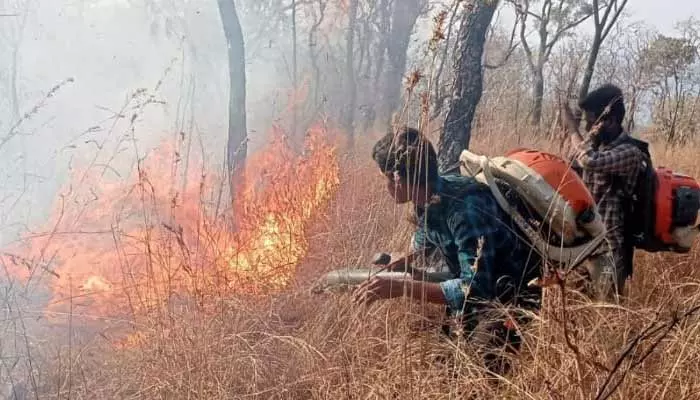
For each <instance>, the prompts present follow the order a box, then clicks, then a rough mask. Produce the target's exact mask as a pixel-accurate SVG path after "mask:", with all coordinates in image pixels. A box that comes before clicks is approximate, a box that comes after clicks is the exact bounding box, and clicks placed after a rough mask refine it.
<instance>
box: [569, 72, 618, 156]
mask: <svg viewBox="0 0 700 400" xmlns="http://www.w3.org/2000/svg"><path fill="white" fill-rule="evenodd" d="M579 108H580V109H581V111H583V114H584V115H583V117H584V118H585V121H586V131H591V130H593V129H597V130H598V132H597V134H598V137H599V139H600V140H601V141H602V142H604V143H606V142H610V141H612V140H614V139H615V138H617V137H618V136H619V135H620V133H621V132H622V121H623V120H624V119H625V103H624V98H623V95H622V90H620V88H619V87H617V86H615V85H612V84H606V85H603V86H601V87H599V88H597V89H596V90H594V91H592V92H590V93H589V94H588V95H587V96H586V97H584V98H583V99H581V100H580V101H579Z"/></svg>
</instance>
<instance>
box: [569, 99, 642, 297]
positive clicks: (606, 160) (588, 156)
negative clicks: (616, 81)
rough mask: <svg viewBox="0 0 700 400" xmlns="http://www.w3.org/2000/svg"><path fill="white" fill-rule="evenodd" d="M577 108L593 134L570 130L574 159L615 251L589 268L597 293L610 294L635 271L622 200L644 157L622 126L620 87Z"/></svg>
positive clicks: (629, 189)
mask: <svg viewBox="0 0 700 400" xmlns="http://www.w3.org/2000/svg"><path fill="white" fill-rule="evenodd" d="M579 108H580V110H581V111H582V112H583V116H584V117H585V121H586V131H588V132H589V136H588V137H587V138H585V139H584V138H580V137H578V136H577V135H572V140H573V149H574V151H573V153H572V162H573V164H574V168H576V169H577V170H579V171H580V173H581V174H582V178H583V181H584V183H585V184H586V186H587V187H588V188H589V190H590V191H591V194H592V195H593V197H594V199H595V200H596V202H597V204H598V212H599V213H600V215H601V216H602V218H603V222H604V223H605V226H606V229H607V235H606V236H607V237H606V239H607V242H608V245H609V247H610V250H611V255H612V260H610V259H609V256H603V257H599V258H595V259H592V260H591V263H589V273H590V276H591V280H592V282H593V284H594V289H595V290H596V292H597V293H596V295H597V296H600V297H610V296H611V295H612V294H613V293H612V286H613V285H614V286H615V287H616V289H617V294H618V295H620V294H622V293H623V290H624V284H625V280H626V279H627V278H628V277H630V276H631V275H632V263H633V257H634V246H633V245H632V243H631V242H630V241H629V240H627V239H626V238H625V234H624V232H625V226H624V224H625V218H626V212H627V211H628V209H627V207H626V206H625V201H624V199H625V196H626V194H629V193H632V191H633V190H634V185H635V183H636V182H637V178H638V176H639V174H640V173H641V171H642V169H643V166H644V157H645V156H644V154H643V153H642V152H641V150H639V149H638V148H637V147H636V146H635V145H634V144H632V143H631V142H630V141H629V140H628V139H629V136H628V134H627V133H626V132H625V131H624V130H623V128H622V121H623V120H624V117H625V106H624V100H623V96H622V91H621V90H620V89H619V88H618V87H616V86H614V85H603V86H601V87H600V88H598V89H596V90H594V91H593V92H591V93H590V94H588V96H586V97H585V98H584V99H582V100H581V101H580V102H579ZM613 267H614V273H613Z"/></svg>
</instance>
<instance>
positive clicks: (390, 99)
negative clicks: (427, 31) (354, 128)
mask: <svg viewBox="0 0 700 400" xmlns="http://www.w3.org/2000/svg"><path fill="white" fill-rule="evenodd" d="M420 9H421V0H401V1H394V10H393V13H392V16H391V33H390V35H389V42H388V45H387V53H388V55H389V57H388V58H389V63H388V65H387V70H386V79H385V82H384V96H383V100H384V107H383V109H382V112H381V114H380V117H381V118H382V120H383V121H386V122H387V123H390V122H391V115H392V114H393V113H394V111H396V109H397V108H398V106H399V102H400V100H401V84H402V82H403V77H404V75H405V73H406V59H407V54H406V53H407V51H408V45H409V43H410V41H411V34H412V33H413V27H414V26H415V24H416V20H417V19H418V16H419V15H420Z"/></svg>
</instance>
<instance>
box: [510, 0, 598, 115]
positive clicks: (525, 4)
mask: <svg viewBox="0 0 700 400" xmlns="http://www.w3.org/2000/svg"><path fill="white" fill-rule="evenodd" d="M510 2H511V3H512V4H513V5H514V8H515V12H516V16H517V19H518V22H517V23H518V24H519V26H520V43H521V44H522V46H523V50H524V51H525V54H526V55H527V61H528V67H529V68H530V72H531V73H532V79H533V107H532V118H531V122H532V124H533V125H539V124H540V121H541V120H542V101H543V97H544V67H545V65H546V64H547V62H548V61H549V57H550V56H551V54H552V49H553V48H554V46H555V45H556V44H557V43H558V42H559V41H560V40H561V39H562V38H564V37H565V36H566V35H567V34H569V33H570V31H571V30H573V29H574V28H575V27H577V26H578V25H580V24H581V23H582V22H583V21H585V20H586V19H588V18H589V17H590V16H591V14H592V11H591V7H590V5H588V4H585V3H581V2H579V1H576V0H542V4H541V5H540V7H539V10H536V9H535V8H534V7H533V6H534V3H535V1H533V0H510ZM530 22H532V23H533V25H534V28H535V30H536V31H537V41H538V45H537V48H536V49H535V50H533V46H532V45H531V43H530V41H529V39H528V33H527V28H528V24H529V23H530Z"/></svg>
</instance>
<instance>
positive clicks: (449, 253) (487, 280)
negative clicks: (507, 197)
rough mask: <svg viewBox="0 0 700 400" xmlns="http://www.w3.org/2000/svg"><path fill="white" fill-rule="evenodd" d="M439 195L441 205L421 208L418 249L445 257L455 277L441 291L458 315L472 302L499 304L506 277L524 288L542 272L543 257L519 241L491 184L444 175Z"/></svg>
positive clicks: (415, 245)
mask: <svg viewBox="0 0 700 400" xmlns="http://www.w3.org/2000/svg"><path fill="white" fill-rule="evenodd" d="M435 192H436V193H435V194H436V195H438V196H439V199H440V200H439V202H437V203H433V204H430V205H428V206H427V207H425V208H417V209H416V211H417V214H418V229H417V230H416V232H415V234H414V237H413V243H412V245H413V247H414V249H416V250H420V249H422V250H424V252H425V253H426V254H428V253H432V252H434V251H435V250H436V249H437V250H439V251H440V252H441V253H442V254H443V256H444V257H445V259H446V261H447V264H448V266H449V268H450V271H451V272H452V273H453V274H454V276H455V278H454V279H452V280H448V281H445V282H443V283H441V287H442V290H443V293H444V295H445V299H446V300H447V304H448V307H449V310H450V311H451V312H452V313H453V314H456V315H459V314H461V313H462V312H463V311H464V308H465V305H466V304H465V303H470V302H471V301H472V300H474V301H483V300H494V299H495V298H496V297H497V295H498V292H499V289H498V279H499V278H501V277H503V276H507V277H509V278H511V279H512V282H514V283H515V284H516V287H521V288H523V287H524V286H525V285H526V284H527V281H529V280H530V279H532V278H533V277H534V275H532V274H533V272H534V273H538V272H539V262H538V260H539V258H537V257H536V256H535V254H534V252H532V251H531V246H529V244H527V243H526V242H524V241H523V240H522V239H520V238H519V237H518V233H517V232H518V231H517V229H516V228H515V226H514V224H513V223H512V221H511V219H510V217H508V216H507V215H506V214H505V213H504V211H503V210H502V209H501V208H500V207H499V206H498V204H497V203H496V200H495V199H494V198H493V196H492V194H491V193H490V191H489V189H488V187H487V186H485V185H482V184H480V183H477V182H476V181H475V180H473V179H472V178H467V177H463V176H458V175H457V176H444V177H441V178H440V179H439V181H438V184H437V187H436V189H435ZM528 265H529V267H528ZM516 290H517V289H516ZM467 300H470V301H467ZM472 305H473V304H472Z"/></svg>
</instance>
